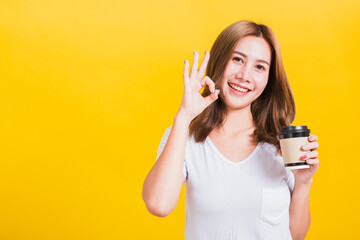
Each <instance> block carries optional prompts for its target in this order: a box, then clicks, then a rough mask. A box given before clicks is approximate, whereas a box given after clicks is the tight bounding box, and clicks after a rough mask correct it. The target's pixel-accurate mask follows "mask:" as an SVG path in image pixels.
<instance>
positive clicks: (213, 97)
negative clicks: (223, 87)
mask: <svg viewBox="0 0 360 240" xmlns="http://www.w3.org/2000/svg"><path fill="white" fill-rule="evenodd" d="M219 94H220V89H216V90H215V93H211V94H210V95H209V96H207V97H205V98H204V100H205V102H206V104H207V106H209V105H210V104H211V103H213V102H214V101H216V100H217V99H218V98H219Z"/></svg>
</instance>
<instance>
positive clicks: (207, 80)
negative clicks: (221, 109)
mask: <svg viewBox="0 0 360 240" xmlns="http://www.w3.org/2000/svg"><path fill="white" fill-rule="evenodd" d="M200 83H201V86H202V87H203V86H205V85H208V86H209V90H210V92H211V93H212V94H214V93H215V83H214V82H213V80H211V79H210V78H209V77H208V76H205V77H203V79H201V81H200Z"/></svg>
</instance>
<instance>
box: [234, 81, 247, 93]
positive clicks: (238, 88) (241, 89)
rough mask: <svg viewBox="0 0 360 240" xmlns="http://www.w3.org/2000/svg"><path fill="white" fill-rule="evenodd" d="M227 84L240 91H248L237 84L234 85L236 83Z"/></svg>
mask: <svg viewBox="0 0 360 240" xmlns="http://www.w3.org/2000/svg"><path fill="white" fill-rule="evenodd" d="M229 86H230V87H231V88H233V89H235V90H238V91H240V92H247V91H249V90H248V89H245V88H241V87H238V86H236V85H234V84H232V83H229Z"/></svg>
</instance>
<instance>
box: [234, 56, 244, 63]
mask: <svg viewBox="0 0 360 240" xmlns="http://www.w3.org/2000/svg"><path fill="white" fill-rule="evenodd" d="M233 60H235V61H237V62H239V61H241V62H244V61H243V60H242V59H241V58H239V57H234V58H233Z"/></svg>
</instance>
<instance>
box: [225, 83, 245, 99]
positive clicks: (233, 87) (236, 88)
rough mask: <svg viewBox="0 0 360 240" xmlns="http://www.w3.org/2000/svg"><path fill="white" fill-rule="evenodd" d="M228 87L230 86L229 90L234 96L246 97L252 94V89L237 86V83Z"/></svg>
mask: <svg viewBox="0 0 360 240" xmlns="http://www.w3.org/2000/svg"><path fill="white" fill-rule="evenodd" d="M228 85H229V88H230V89H231V92H233V93H234V94H236V95H239V96H244V95H247V94H248V93H249V92H251V90H250V89H248V88H244V87H240V86H239V85H237V84H235V83H228Z"/></svg>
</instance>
